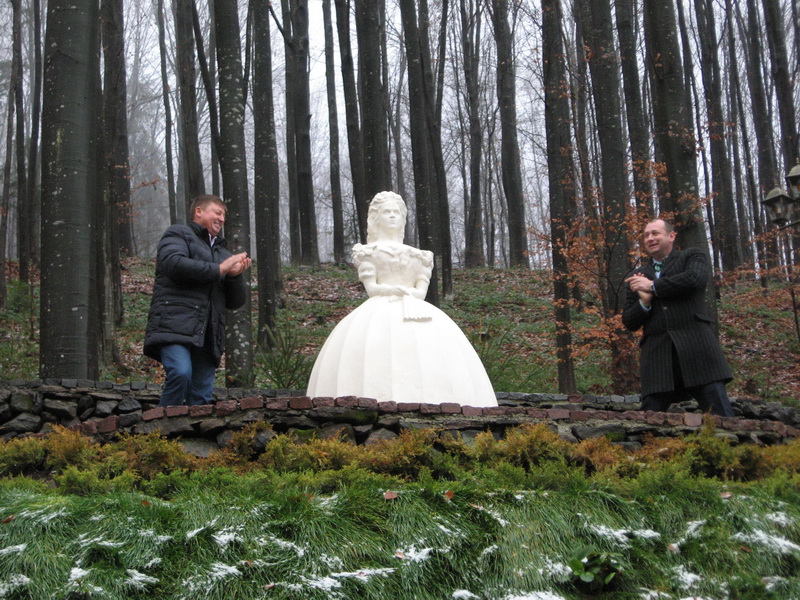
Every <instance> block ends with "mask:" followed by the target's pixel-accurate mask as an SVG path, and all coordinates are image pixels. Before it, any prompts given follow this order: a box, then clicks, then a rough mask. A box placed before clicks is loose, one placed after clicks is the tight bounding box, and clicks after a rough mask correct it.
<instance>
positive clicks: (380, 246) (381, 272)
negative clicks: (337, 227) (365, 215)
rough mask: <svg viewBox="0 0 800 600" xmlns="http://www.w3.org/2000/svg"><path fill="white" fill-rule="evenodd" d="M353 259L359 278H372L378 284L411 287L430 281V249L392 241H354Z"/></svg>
mask: <svg viewBox="0 0 800 600" xmlns="http://www.w3.org/2000/svg"><path fill="white" fill-rule="evenodd" d="M353 262H354V263H355V265H356V267H357V268H358V276H359V279H361V281H364V280H365V279H366V278H371V277H375V280H376V282H377V283H380V284H389V285H402V286H407V287H414V286H415V285H416V284H417V282H419V281H420V280H422V281H424V282H425V283H426V284H427V283H428V282H430V278H431V270H432V268H433V252H431V251H430V250H420V249H419V248H414V247H413V246H407V245H405V244H398V243H394V242H375V243H372V244H356V245H355V246H353Z"/></svg>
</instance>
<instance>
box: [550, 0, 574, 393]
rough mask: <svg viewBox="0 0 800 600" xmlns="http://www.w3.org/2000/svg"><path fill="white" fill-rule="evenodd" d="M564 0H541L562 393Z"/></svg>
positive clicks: (564, 387)
mask: <svg viewBox="0 0 800 600" xmlns="http://www.w3.org/2000/svg"><path fill="white" fill-rule="evenodd" d="M561 21H562V13H561V2H560V0H542V61H543V71H542V82H543V84H544V95H545V103H544V118H545V131H546V138H547V166H548V170H547V172H548V180H549V182H550V185H549V191H550V250H551V252H552V259H553V296H554V301H553V306H554V310H555V327H556V359H557V363H558V391H559V392H561V393H564V394H570V393H573V392H575V391H576V384H575V365H574V361H573V359H572V325H571V319H572V317H571V313H570V307H569V297H570V284H569V264H568V261H567V254H566V249H567V243H568V242H567V227H568V223H567V215H568V214H569V208H568V206H569V204H570V202H571V199H570V195H574V194H575V169H574V166H573V162H572V156H571V147H572V137H571V135H570V127H569V102H568V100H567V96H566V94H564V90H566V89H569V83H568V82H567V71H566V65H565V60H564V57H565V53H564V44H563V41H562V31H561Z"/></svg>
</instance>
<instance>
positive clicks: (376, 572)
mask: <svg viewBox="0 0 800 600" xmlns="http://www.w3.org/2000/svg"><path fill="white" fill-rule="evenodd" d="M394 572H395V569H361V570H359V571H351V572H349V573H348V572H343V573H331V577H336V578H338V579H345V578H353V579H358V580H359V581H369V580H370V578H371V577H377V576H380V577H388V576H389V575H391V574H392V573H394Z"/></svg>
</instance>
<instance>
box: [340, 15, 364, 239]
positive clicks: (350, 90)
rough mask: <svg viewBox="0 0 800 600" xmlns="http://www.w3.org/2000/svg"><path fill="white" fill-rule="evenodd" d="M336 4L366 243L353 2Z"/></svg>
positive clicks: (349, 140)
mask: <svg viewBox="0 0 800 600" xmlns="http://www.w3.org/2000/svg"><path fill="white" fill-rule="evenodd" d="M334 5H335V7H336V29H337V33H338V36H339V54H340V56H341V61H342V87H343V90H344V110H345V123H346V125H347V150H348V153H349V157H350V177H351V179H352V183H353V198H354V199H355V204H356V215H357V217H358V230H359V236H360V238H361V241H362V242H366V241H367V209H368V207H369V203H370V200H371V199H372V198H370V197H369V196H367V192H366V189H365V184H364V154H363V141H362V139H361V125H360V123H361V119H360V118H359V116H358V92H357V91H356V77H355V67H354V65H353V51H352V49H351V47H350V2H349V1H348V0H334Z"/></svg>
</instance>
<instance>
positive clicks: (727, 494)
mask: <svg viewBox="0 0 800 600" xmlns="http://www.w3.org/2000/svg"><path fill="white" fill-rule="evenodd" d="M719 496H720V498H722V499H723V500H727V499H728V498H733V493H732V492H722V493H721V494H720V495H719Z"/></svg>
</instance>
